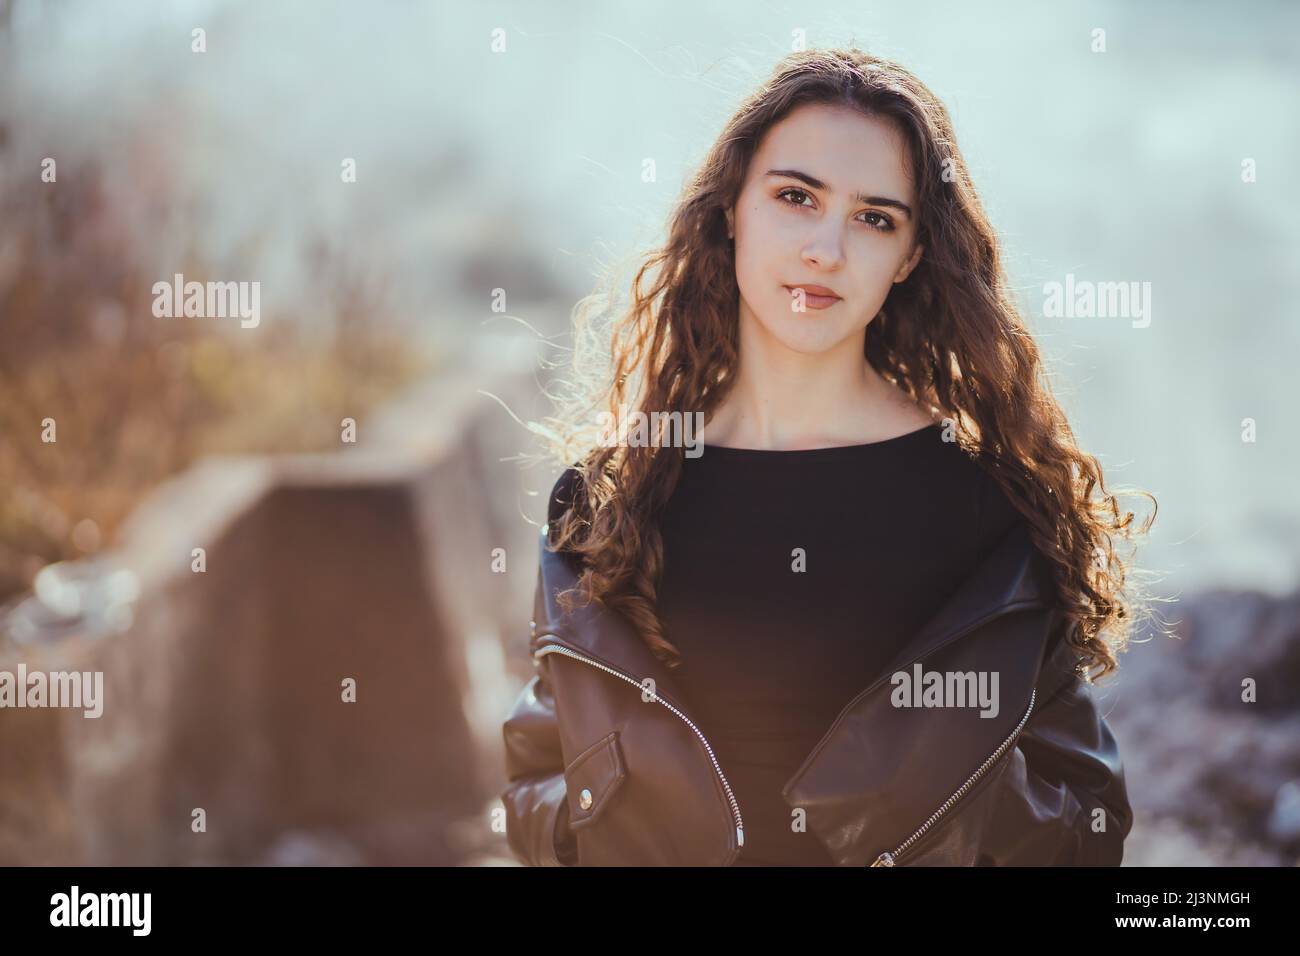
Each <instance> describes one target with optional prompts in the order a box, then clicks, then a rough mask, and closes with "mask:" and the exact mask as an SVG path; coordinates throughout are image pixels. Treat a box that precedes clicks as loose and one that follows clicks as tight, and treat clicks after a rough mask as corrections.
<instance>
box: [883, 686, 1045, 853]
mask: <svg viewBox="0 0 1300 956" xmlns="http://www.w3.org/2000/svg"><path fill="white" fill-rule="evenodd" d="M1037 695H1038V689H1037V688H1034V690H1033V691H1032V692H1031V693H1030V695H1029V707H1028V709H1026V710H1025V714H1024V716H1023V717H1021V718H1020V723H1019V724H1017V725H1016V729H1015V730H1013V731H1011V733H1010V734H1009V735H1008V736H1007V739H1006V740H1004V741H1002V743H1001V744H999V745H998V749H997V750H995V751H993V753H992V754H991V755H990V756H989V758H988V759H987V760H985V761H984V763H982V764H981V765H980V768H979V769H978V770H976V771H975V772H974V773H973V774H971V775H970V777H968V778H967V780H966V782H965V783H963V784H962V785H961V786H960V787H958V788H957V790H956V792H955V793H953V795H952V796H950V797H949V798H948V799H947V800H945V801H944V802H943V805H942V806H940V807H939V809H938V810H936V811H935V812H934V813H932V814H931V815H930V819H928V820H926V821H925V822H924V823H923V824H921V826H920V829H918V830H917V831H916V832H915V833H913V834H912V835H911V836H909V837H908V838H907V839H906V840H904V841H903V842H902V843H900V844H899V845H898V846H897V847H896V848H895V849H894V850H893V851H892V852H889V851H886V852H884V853H882V854H880V856H878V857H876V861H875V862H874V863H872V864H871V865H872V866H896V865H897V864H898V858H899V857H900V856H901V855H902V854H904V853H905V852H907V850H908V848H909V847H911V846H912V845H913V844H914V843H916V841H917V840H919V839H920V838H921V837H922V835H924V834H925V832H926V831H927V830H929V829H930V828H931V827H932V826H934V824H935V822H936V821H938V819H939V818H940V817H941V816H943V815H944V814H945V813H947V812H948V811H949V810H951V809H952V808H953V806H954V805H955V804H956V803H957V801H958V800H960V799H961V798H962V797H963V796H965V795H966V793H967V791H969V790H970V788H971V787H972V786H973V785H974V784H975V781H976V780H978V779H979V778H980V777H982V776H984V774H985V773H986V772H987V771H988V769H989V767H991V766H993V764H995V763H997V761H998V758H999V757H1001V756H1002V755H1003V753H1005V752H1006V750H1007V748H1008V747H1010V746H1011V742H1012V741H1013V740H1015V739H1016V737H1017V736H1018V735H1019V733H1020V731H1021V730H1022V729H1023V728H1024V726H1025V722H1026V721H1028V720H1029V715H1030V714H1031V713H1032V712H1033V710H1034V698H1035V697H1036V696H1037Z"/></svg>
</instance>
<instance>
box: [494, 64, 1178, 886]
mask: <svg viewBox="0 0 1300 956" xmlns="http://www.w3.org/2000/svg"><path fill="white" fill-rule="evenodd" d="M647 277H649V278H650V279H651V280H652V282H651V285H650V287H649V288H648V289H644V288H643V283H644V282H645V281H646V280H647ZM632 291H633V299H632V302H631V305H630V308H629V309H628V310H627V311H626V313H625V315H624V318H623V320H622V322H621V323H619V324H617V325H616V327H615V328H614V329H613V335H612V339H611V344H612V349H613V351H612V355H613V364H612V367H610V366H609V365H608V364H607V363H606V366H605V368H604V370H603V371H604V372H605V374H604V375H598V376H597V377H596V378H595V379H591V380H587V379H581V375H582V373H583V371H584V369H585V364H584V359H583V356H584V355H585V354H586V353H585V352H584V350H583V347H584V346H585V345H590V343H591V342H592V341H593V337H592V336H591V335H589V334H587V333H589V332H590V327H589V323H588V320H587V315H586V311H587V310H586V303H584V307H583V308H582V309H580V310H579V316H578V326H579V332H580V333H581V334H580V335H579V339H578V340H579V350H578V355H577V359H576V360H575V365H574V368H575V371H576V372H577V373H578V374H579V376H580V380H579V381H578V382H577V391H576V392H574V393H573V394H572V395H571V396H570V398H569V402H568V407H567V408H566V409H565V413H564V414H561V415H558V416H556V417H553V418H551V419H548V421H547V422H546V423H545V424H543V425H540V426H536V427H537V429H538V430H540V431H543V432H544V433H545V434H546V435H547V436H549V438H550V440H551V446H550V447H551V449H552V450H553V451H554V453H555V454H556V456H557V457H558V460H559V462H560V463H561V464H562V465H563V464H566V463H574V464H573V465H572V467H570V468H569V469H568V470H567V471H565V472H564V474H562V475H561V477H560V479H559V481H558V482H557V483H556V485H555V487H554V489H553V491H552V494H551V500H550V508H549V513H548V518H549V520H548V525H547V527H546V528H544V529H543V533H542V536H541V538H542V540H541V542H540V543H541V549H540V555H541V558H540V565H541V566H540V569H539V576H538V587H537V598H536V605H535V614H534V621H533V635H532V641H531V649H532V651H533V655H534V660H535V663H536V667H537V672H536V676H535V677H534V678H533V680H532V681H531V682H530V683H529V685H528V686H527V687H526V688H525V689H524V691H523V693H522V694H521V696H520V698H519V700H518V702H517V703H516V705H515V708H514V709H513V711H512V713H511V714H510V715H509V717H508V719H507V720H506V723H505V727H504V733H505V742H506V756H507V768H506V769H507V776H508V778H509V782H508V785H507V787H506V789H505V791H504V793H503V803H504V805H505V808H506V820H507V834H508V838H509V843H510V845H511V847H512V848H513V850H514V852H515V853H516V854H517V855H518V856H519V857H520V859H521V860H523V861H524V862H526V863H530V864H549V865H556V864H584V865H587V864H590V865H631V864H646V863H649V864H688V865H711V864H723V865H731V864H734V865H810V866H817V865H863V864H873V863H874V864H878V865H909V864H920V865H925V864H962V865H1019V864H1110V865H1116V864H1118V863H1119V862H1120V859H1121V856H1122V844H1123V841H1124V838H1125V836H1126V834H1127V833H1128V832H1129V828H1130V827H1131V823H1132V814H1131V810H1130V807H1129V803H1128V798H1127V793H1126V787H1125V782H1124V776H1123V769H1122V765H1121V762H1120V759H1119V754H1118V750H1117V747H1116V743H1115V740H1114V738H1113V737H1112V735H1111V733H1110V730H1109V728H1108V727H1107V726H1106V724H1105V721H1104V720H1103V719H1102V718H1101V715H1100V713H1099V712H1098V710H1097V707H1096V704H1095V702H1094V700H1093V696H1092V684H1091V677H1090V676H1088V672H1089V671H1096V670H1099V671H1100V675H1094V676H1105V675H1107V674H1109V673H1111V672H1112V671H1114V670H1115V669H1116V668H1117V660H1116V654H1117V653H1118V652H1119V651H1120V650H1121V649H1122V648H1123V646H1124V644H1125V642H1126V640H1127V634H1128V629H1129V627H1131V625H1132V615H1131V614H1129V613H1128V611H1127V609H1126V606H1125V603H1123V602H1121V591H1122V587H1123V584H1124V566H1123V563H1122V562H1121V561H1120V559H1119V558H1118V556H1117V555H1116V553H1115V551H1114V549H1113V548H1112V537H1113V536H1123V537H1126V538H1127V537H1129V536H1130V535H1131V529H1130V525H1131V522H1132V519H1133V515H1132V513H1127V514H1125V515H1124V516H1123V517H1122V518H1121V517H1120V512H1119V509H1118V507H1117V504H1116V498H1115V496H1114V495H1112V494H1109V493H1107V492H1106V490H1105V485H1104V483H1103V481H1102V475H1101V468H1100V465H1099V464H1098V462H1097V461H1096V459H1095V458H1092V457H1090V456H1088V455H1085V454H1084V453H1083V452H1081V451H1080V450H1079V449H1078V448H1077V447H1076V445H1075V442H1074V439H1073V436H1072V433H1071V430H1070V427H1069V425H1068V423H1067V421H1066V419H1065V416H1064V414H1063V413H1062V411H1061V409H1060V407H1059V406H1058V404H1057V402H1056V401H1055V400H1054V399H1053V397H1052V395H1051V394H1050V392H1049V390H1048V388H1047V385H1046V383H1045V382H1044V380H1043V370H1042V367H1041V365H1040V360H1039V353H1038V350H1037V348H1036V346H1035V344H1034V341H1033V339H1032V338H1031V336H1030V334H1029V333H1028V331H1027V329H1026V327H1025V325H1024V324H1023V322H1022V321H1021V318H1020V316H1019V314H1018V312H1017V309H1016V306H1015V305H1014V304H1013V302H1012V300H1011V297H1010V294H1009V292H1008V286H1007V281H1006V279H1005V277H1004V275H1003V270H1002V266H1001V262H1000V257H999V251H998V243H997V239H996V237H995V235H994V233H993V230H992V228H991V226H990V224H989V222H988V219H987V218H986V216H985V214H984V212H983V210H982V208H981V206H980V203H979V200H978V199H977V198H976V195H975V191H974V188H973V186H972V184H971V181H970V178H969V174H968V172H967V168H966V165H965V163H964V161H963V160H962V157H961V154H960V152H959V151H958V149H957V146H956V143H955V141H954V137H953V131H952V125H951V123H950V121H949V118H948V115H947V112H946V110H945V109H944V107H943V105H942V104H941V103H940V102H939V101H938V100H937V99H936V98H935V96H934V95H933V94H932V93H931V92H930V91H929V90H928V89H927V88H926V87H925V86H924V85H923V84H922V83H921V82H920V81H919V80H918V79H917V78H916V77H914V76H913V75H912V74H911V73H909V72H908V71H907V70H905V69H904V68H902V67H901V66H899V65H898V64H896V63H893V62H890V61H887V60H882V59H880V58H877V57H874V56H870V55H868V54H865V53H862V52H860V51H857V50H819V51H809V52H800V53H795V54H792V55H791V56H789V57H787V58H786V59H785V60H784V61H783V62H782V63H780V64H779V65H778V67H777V69H776V70H775V72H774V73H773V75H772V76H771V77H770V78H769V80H768V81H767V82H766V83H765V84H764V85H763V86H762V87H761V88H760V89H759V90H758V91H757V92H755V93H754V94H753V96H752V97H751V98H750V99H749V101H748V102H746V103H745V104H744V105H743V106H742V108H741V109H740V110H739V111H738V112H737V113H736V114H735V116H734V117H733V118H732V119H731V120H730V122H729V123H728V124H727V126H726V128H725V129H724V130H723V132H722V135H721V136H720V137H719V138H718V141H717V143H716V144H715V145H714V147H713V149H712V150H711V152H710V153H709V155H708V156H707V158H706V159H705V161H704V163H703V164H702V166H701V168H700V169H699V171H698V173H697V174H696V175H695V177H694V179H693V181H692V182H691V183H690V185H689V187H688V189H687V191H686V193H685V195H684V197H683V198H682V200H681V201H680V203H679V204H678V206H677V207H676V209H675V211H674V214H673V216H672V221H671V224H670V228H669V233H668V239H667V243H666V244H665V245H664V246H663V247H662V248H661V249H659V250H658V251H656V253H655V254H654V255H653V256H652V257H651V259H650V260H649V261H648V262H646V263H645V264H644V265H643V266H642V267H641V269H640V271H639V272H638V274H637V276H636V278H635V280H634V282H633V285H632ZM589 301H591V300H590V299H589V300H588V302H589ZM608 356H609V353H608V352H606V353H605V356H604V357H605V358H606V359H608ZM629 409H631V410H634V411H637V412H644V413H647V414H649V413H651V412H660V413H670V414H665V415H664V416H663V417H662V418H659V419H657V420H656V421H657V423H658V426H657V427H652V428H651V429H649V430H648V431H645V430H643V431H637V430H636V429H635V428H632V429H631V430H630V431H626V433H624V432H623V431H618V432H616V433H615V434H616V436H617V437H616V438H615V440H610V438H611V433H610V423H611V421H615V420H618V419H620V417H621V418H627V417H629V416H628V410H629ZM598 411H606V412H608V415H604V416H602V415H598V414H597V412H598ZM673 414H675V415H676V418H673ZM697 419H698V420H699V421H702V422H703V423H704V425H705V430H706V432H707V438H706V439H705V440H704V441H703V444H702V446H701V445H694V446H693V445H692V443H691V441H690V437H691V429H690V428H689V423H690V422H691V421H694V420H697ZM664 422H670V423H671V424H672V426H673V427H672V428H667V427H664ZM618 424H619V427H620V428H626V425H627V423H626V422H623V421H619V422H618ZM683 426H686V427H683ZM647 437H648V438H649V439H650V440H646V439H647ZM638 439H639V440H638ZM575 453H576V454H575ZM1095 488H1099V489H1100V491H1101V494H1100V497H1099V498H1094V497H1093V491H1094V489H1095ZM1153 519H1154V511H1153V512H1152V515H1151V519H1148V521H1147V522H1146V524H1145V525H1144V526H1143V527H1142V529H1141V530H1142V531H1145V530H1146V529H1147V528H1148V527H1149V526H1150V523H1151V520H1153ZM1108 635H1109V640H1108V639H1107V636H1108ZM1080 665H1081V666H1082V673H1081V672H1080V670H1079V667H1080Z"/></svg>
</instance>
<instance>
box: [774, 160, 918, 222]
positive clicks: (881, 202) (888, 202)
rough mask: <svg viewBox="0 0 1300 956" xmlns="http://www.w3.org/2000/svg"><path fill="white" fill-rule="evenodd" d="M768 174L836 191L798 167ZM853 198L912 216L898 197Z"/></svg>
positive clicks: (776, 170) (864, 196)
mask: <svg viewBox="0 0 1300 956" xmlns="http://www.w3.org/2000/svg"><path fill="white" fill-rule="evenodd" d="M767 175H769V176H788V177H790V178H791V179H797V180H799V181H800V182H801V183H805V184H806V185H809V186H811V187H812V188H813V189H823V190H825V191H827V192H833V191H834V190H832V189H831V188H830V187H829V186H827V185H826V184H825V183H824V182H822V181H821V180H820V179H818V178H817V177H816V176H809V175H808V174H807V173H804V172H800V171H799V170H797V169H769V170H768V171H767ZM853 199H854V201H855V202H860V203H863V204H864V205H867V206H889V207H891V208H893V209H900V210H902V211H903V212H904V213H905V214H906V215H907V217H908V218H909V219H910V218H912V209H911V207H910V206H908V204H907V203H905V202H901V201H900V200H897V199H890V198H888V197H886V196H868V195H866V194H865V193H854V194H853Z"/></svg>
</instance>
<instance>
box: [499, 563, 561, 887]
mask: <svg viewBox="0 0 1300 956" xmlns="http://www.w3.org/2000/svg"><path fill="white" fill-rule="evenodd" d="M540 586H541V579H540V574H539V576H538V587H540ZM534 667H535V668H536V673H535V674H534V675H533V677H532V678H531V679H530V680H529V681H528V683H527V684H525V685H524V688H523V690H522V691H520V693H519V696H518V698H517V699H516V700H515V703H514V707H513V708H512V709H511V711H510V714H509V716H508V717H507V718H506V721H505V724H504V725H503V727H502V733H503V734H504V737H505V762H506V787H505V790H504V791H503V792H502V794H501V802H502V803H503V804H504V806H505V810H506V842H507V843H508V844H509V846H510V849H511V850H512V851H513V852H514V854H515V856H517V857H518V858H519V860H520V862H522V863H524V864H525V865H526V866H573V865H576V863H577V841H576V837H574V835H573V832H572V831H571V830H570V829H569V805H568V800H567V793H566V787H565V781H564V755H563V752H562V750H561V747H560V733H559V724H558V722H557V720H556V716H555V695H554V694H553V693H552V691H551V686H550V684H549V683H548V682H547V680H546V676H545V670H544V667H545V664H544V661H539V660H536V659H534Z"/></svg>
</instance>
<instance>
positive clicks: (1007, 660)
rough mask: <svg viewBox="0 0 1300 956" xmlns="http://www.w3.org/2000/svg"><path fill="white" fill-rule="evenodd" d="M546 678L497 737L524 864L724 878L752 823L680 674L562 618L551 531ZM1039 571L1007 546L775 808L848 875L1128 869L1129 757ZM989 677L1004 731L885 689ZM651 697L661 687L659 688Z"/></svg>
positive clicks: (830, 735) (566, 574)
mask: <svg viewBox="0 0 1300 956" xmlns="http://www.w3.org/2000/svg"><path fill="white" fill-rule="evenodd" d="M540 544H541V548H540V554H541V557H540V566H539V569H538V581H537V592H536V598H535V606H534V618H533V622H532V638H531V641H530V647H531V650H532V654H533V660H534V664H535V668H536V674H535V675H534V676H533V678H532V679H531V680H530V681H529V683H528V684H527V686H525V687H524V689H523V691H522V693H521V694H520V695H519V698H518V700H517V701H516V702H515V705H514V707H513V709H512V711H511V713H510V715H509V717H508V718H507V719H506V721H505V724H504V728H503V730H504V736H505V748H506V776H507V780H508V783H507V785H506V787H505V790H504V792H503V793H502V802H503V803H504V805H505V810H506V834H507V841H508V843H509V845H510V847H511V850H512V851H513V852H514V853H515V854H516V856H517V857H518V858H519V859H520V860H521V861H522V862H523V863H525V864H528V865H542V866H557V865H584V866H627V865H678V866H713V865H724V866H725V865H729V864H731V863H732V862H734V861H735V859H736V858H737V856H738V855H739V854H740V850H741V847H742V845H743V843H744V820H743V811H744V807H743V806H742V805H741V803H740V802H738V800H737V795H736V794H735V793H733V792H732V789H731V786H730V785H729V784H728V782H727V779H726V776H725V774H726V768H725V767H723V766H720V765H719V762H718V760H717V758H716V755H715V754H714V752H713V749H712V747H711V746H710V744H709V742H708V740H707V739H706V738H705V736H704V734H703V733H702V732H701V730H700V728H699V726H698V725H697V724H696V723H695V721H694V720H693V719H692V717H691V713H690V711H689V710H688V709H687V708H686V707H685V706H684V703H683V698H682V696H681V694H680V692H679V689H678V687H677V686H676V684H675V682H674V677H673V674H672V672H671V671H670V670H669V669H668V668H667V667H665V666H664V665H663V664H662V663H661V662H660V661H659V660H658V659H657V658H655V657H654V655H653V654H652V653H651V652H650V650H649V648H648V647H646V645H645V644H644V643H643V642H642V641H641V640H640V638H639V637H638V636H637V634H636V633H635V632H634V630H633V629H632V627H631V625H630V623H629V622H628V621H627V619H626V618H624V617H622V616H621V615H619V614H617V613H615V612H612V611H610V610H608V609H606V608H603V607H601V606H600V605H597V604H593V605H590V606H588V607H584V608H580V609H578V610H576V611H575V612H573V613H572V614H570V615H566V614H563V613H562V612H561V611H560V609H559V608H558V607H557V605H556V603H555V594H556V593H557V591H560V590H563V589H565V588H568V587H570V586H572V585H573V584H574V582H575V580H576V573H575V568H574V567H573V566H572V562H571V559H570V558H568V557H566V556H564V555H561V554H559V553H557V552H553V551H551V550H550V549H549V548H548V547H547V537H546V528H543V529H542V533H541V541H540ZM1048 573H1049V572H1048V570H1047V567H1046V561H1045V560H1044V559H1043V558H1042V556H1041V555H1040V554H1039V553H1038V551H1037V550H1036V549H1035V548H1034V547H1033V545H1032V544H1031V542H1030V539H1029V535H1028V532H1027V530H1026V529H1025V527H1024V525H1023V524H1017V525H1016V526H1015V528H1014V529H1013V530H1012V531H1011V532H1010V533H1008V535H1007V536H1006V537H1005V538H1004V539H1003V540H1002V541H1001V542H1000V543H999V545H998V546H997V547H996V548H994V550H993V551H991V552H990V553H989V555H988V556H987V558H986V559H984V560H983V562H982V563H981V564H980V565H979V566H978V567H977V568H976V569H975V570H974V571H973V573H972V574H970V575H969V577H968V578H967V579H966V580H965V581H964V582H963V583H962V584H961V585H960V586H959V587H958V588H957V589H956V591H955V592H953V593H952V595H951V596H950V597H949V598H948V599H947V600H946V601H945V602H944V603H943V605H942V606H941V607H939V608H938V609H937V611H936V612H935V613H934V614H933V616H932V617H931V618H930V620H929V621H928V623H927V624H925V625H924V626H923V627H922V628H921V629H920V630H919V631H917V632H916V634H914V635H913V637H912V638H911V639H910V640H909V641H908V642H907V643H906V645H905V646H904V647H903V648H902V650H901V651H900V653H899V654H898V655H897V657H896V659H895V660H894V661H893V662H892V664H891V666H889V667H888V668H886V670H885V671H884V672H882V674H881V676H880V677H879V678H878V679H877V680H876V681H875V682H874V683H873V684H872V685H871V686H869V687H866V688H864V689H863V690H862V691H861V692H860V693H859V694H858V695H857V696H856V697H855V698H854V699H853V700H852V701H850V702H849V703H848V704H847V705H846V706H845V708H844V710H843V711H842V712H841V713H840V715H839V716H838V717H837V718H836V720H835V721H834V722H833V724H832V725H831V726H830V727H829V728H827V732H826V735H825V736H824V738H823V739H822V740H821V742H820V743H819V744H818V745H817V746H816V747H815V748H814V749H813V750H812V752H811V753H809V754H808V757H807V758H806V760H805V761H804V763H803V765H802V766H801V767H800V769H799V770H798V771H797V772H796V773H795V775H794V776H793V777H791V778H790V780H789V781H788V783H787V784H786V786H785V788H784V789H783V791H782V795H783V796H784V798H785V799H786V801H787V803H788V804H789V805H790V807H791V810H792V820H793V819H795V815H794V814H793V811H794V810H796V809H798V808H802V809H803V810H804V811H805V814H806V816H805V817H804V819H805V821H806V826H807V829H808V831H810V832H811V834H815V836H816V838H818V839H820V840H821V841H822V842H823V843H824V844H825V846H826V848H827V850H828V851H829V853H830V855H831V857H832V858H833V859H834V860H835V861H836V863H837V864H839V865H841V866H864V865H869V866H899V865H901V866H972V865H973V866H1021V865H1057V866H1060V865H1072V866H1083V865H1091V866H1107V865H1109V866H1117V865H1119V863H1120V860H1121V858H1122V856H1123V845H1124V839H1125V837H1126V836H1127V835H1128V833H1129V830H1130V828H1131V827H1132V822H1133V818H1132V810H1131V808H1130V806H1129V802H1128V796H1127V792H1126V788H1125V783H1124V771H1123V767H1122V765H1121V762H1120V755H1119V750H1118V747H1117V745H1116V742H1115V738H1114V737H1113V736H1112V734H1111V731H1110V728H1109V727H1108V726H1107V724H1106V721H1105V720H1104V719H1103V718H1102V716H1101V714H1100V712H1099V711H1098V709H1097V705H1096V702H1095V701H1094V698H1093V687H1092V685H1091V684H1089V683H1088V682H1086V681H1084V680H1083V679H1082V678H1081V677H1079V676H1078V674H1077V673H1076V672H1075V669H1074V667H1075V664H1076V663H1077V662H1078V656H1077V654H1076V653H1074V652H1073V649H1072V648H1071V647H1070V646H1069V645H1068V644H1067V643H1066V642H1065V641H1064V639H1063V638H1064V627H1063V626H1062V622H1063V618H1062V617H1061V614H1060V610H1059V607H1058V606H1057V605H1055V603H1054V600H1053V597H1054V595H1053V590H1052V588H1051V582H1050V579H1049V577H1048ZM918 661H919V662H921V663H922V665H923V667H924V669H925V670H926V671H934V670H941V671H946V672H952V671H961V672H966V671H996V672H998V674H999V690H1000V693H999V702H1000V706H999V709H998V712H997V715H996V716H995V717H992V718H986V717H981V716H980V715H979V712H978V710H976V709H971V708H961V707H898V706H894V705H893V704H892V703H891V695H892V693H893V691H894V686H893V684H892V683H891V680H890V676H891V675H892V674H894V673H895V672H897V671H906V672H909V673H911V672H912V668H913V664H914V663H915V662H918ZM651 681H652V682H653V683H651Z"/></svg>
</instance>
